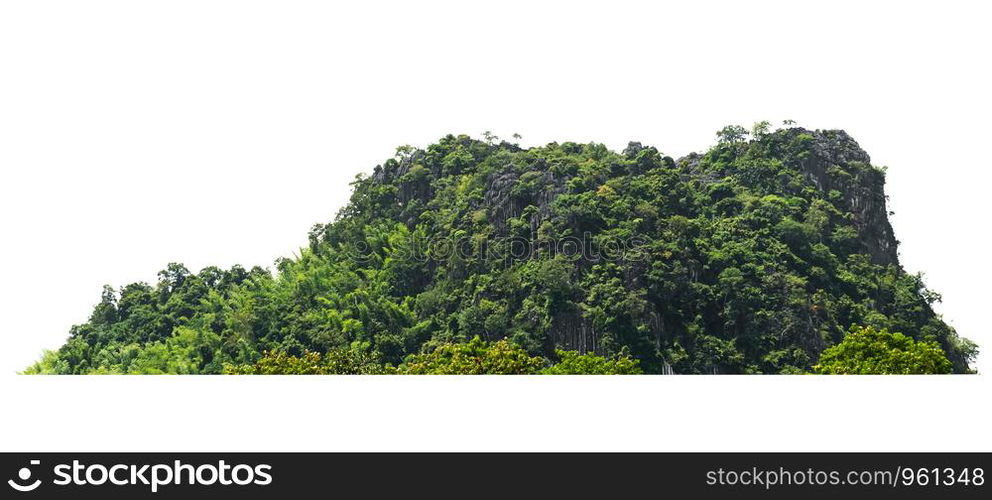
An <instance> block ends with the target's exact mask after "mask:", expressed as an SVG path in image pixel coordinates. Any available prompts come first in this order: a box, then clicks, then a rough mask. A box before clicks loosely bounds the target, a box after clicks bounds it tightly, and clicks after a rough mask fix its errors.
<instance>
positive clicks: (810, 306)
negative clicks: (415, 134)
mask: <svg viewBox="0 0 992 500" xmlns="http://www.w3.org/2000/svg"><path fill="white" fill-rule="evenodd" d="M749 135H750V136H751V137H750V139H748V136H749ZM718 139H719V142H718V144H717V145H716V146H714V147H713V148H712V149H710V150H709V151H707V152H705V153H703V154H696V153H694V154H690V155H688V156H686V157H684V158H681V159H679V160H674V159H673V158H671V157H669V156H666V155H664V154H662V153H661V152H660V151H659V150H657V149H656V148H654V147H646V146H642V145H641V144H639V143H631V144H629V145H628V147H627V148H626V149H624V150H623V151H622V152H619V153H617V152H613V151H610V150H609V149H607V148H606V147H605V146H603V145H601V144H595V143H590V144H578V143H573V142H564V143H551V144H548V145H546V146H542V147H534V148H530V149H524V148H521V147H519V146H517V145H516V144H511V143H508V142H503V141H500V140H499V139H498V138H496V137H495V136H493V135H492V134H487V136H486V137H485V140H481V141H480V140H474V139H472V138H470V137H467V136H453V135H449V136H447V137H444V138H442V139H441V140H440V141H438V142H437V143H436V144H432V145H430V146H429V147H427V148H426V149H417V148H413V147H409V146H406V147H402V148H399V149H398V151H397V154H396V156H395V157H394V158H391V159H389V160H387V161H386V162H384V163H383V164H382V165H380V166H378V167H376V169H375V171H374V173H373V174H372V175H371V176H360V177H359V178H358V179H357V180H356V181H355V182H354V184H353V188H354V190H353V194H352V197H351V201H350V203H349V204H348V205H347V206H345V207H344V208H343V209H342V210H341V211H340V212H339V214H338V216H337V217H336V218H335V220H333V221H332V222H330V223H327V224H320V225H317V226H315V227H314V228H313V230H312V231H311V232H310V235H309V244H308V245H307V246H306V248H303V249H302V250H301V251H300V253H299V256H297V257H293V258H285V259H281V260H279V261H278V262H277V263H276V265H275V269H274V270H273V271H272V272H270V271H268V270H266V269H261V268H253V269H250V270H248V269H244V268H241V267H237V266H235V267H234V268H232V269H229V270H223V269H218V268H213V267H210V268H206V269H203V270H201V271H199V272H196V273H194V272H191V271H190V270H188V269H187V268H185V267H184V266H182V265H180V264H170V265H169V266H168V267H167V268H166V269H165V270H164V271H162V272H161V273H160V274H159V279H158V282H157V283H155V284H146V283H134V284H130V285H127V286H124V287H121V288H119V289H114V288H110V287H106V288H105V289H104V291H103V294H102V298H101V301H100V303H99V304H98V305H97V306H96V307H95V308H94V310H93V314H92V315H91V317H90V318H89V320H88V321H87V322H86V323H83V324H81V325H77V326H75V327H73V328H72V330H71V332H70V337H69V339H68V341H67V342H66V343H65V345H63V346H62V347H61V348H60V349H59V350H58V351H56V352H53V353H48V354H46V355H45V356H44V357H43V359H42V360H41V361H39V362H38V363H37V364H36V365H35V366H33V367H31V368H30V369H29V370H28V372H30V373H67V374H76V373H223V372H225V371H227V372H235V373H295V372H294V371H293V370H302V371H307V370H309V371H312V372H314V373H382V372H387V371H390V370H399V371H400V372H405V373H432V372H445V373H448V372H457V373H468V372H472V373H478V372H480V370H482V371H483V372H487V373H488V372H498V373H504V372H512V373H535V372H539V371H542V370H552V371H554V370H557V372H561V373H579V372H582V373H585V372H591V373H634V372H638V371H644V372H646V373H808V372H810V371H811V370H812V368H813V366H814V365H816V364H817V362H818V360H819V358H820V356H821V353H822V352H824V350H825V349H828V348H829V347H830V346H832V345H835V344H838V343H840V342H841V341H842V340H843V339H844V337H845V335H846V334H847V332H848V329H849V328H850V327H851V326H852V325H862V326H868V327H872V328H875V329H876V330H879V331H880V330H883V329H887V330H889V331H899V332H902V333H903V334H904V335H905V336H907V337H909V338H911V339H914V340H916V341H922V342H924V343H925V345H926V346H938V348H939V349H940V350H941V351H942V352H943V353H944V355H945V356H946V358H947V359H948V360H949V362H950V363H951V367H952V369H953V371H955V372H967V371H968V370H969V361H970V360H971V359H972V358H973V356H974V354H975V351H976V349H975V346H974V344H972V343H971V342H969V341H968V340H966V339H963V338H961V337H958V336H957V334H956V333H955V332H954V330H953V329H952V328H951V327H949V326H948V325H947V324H946V323H944V322H943V321H942V320H941V318H940V317H939V316H938V315H936V314H935V313H934V311H933V309H932V304H933V303H934V302H935V301H936V300H939V296H938V295H937V294H935V293H933V292H931V291H929V290H927V288H926V287H925V286H924V284H923V281H922V279H921V277H920V276H918V275H912V274H907V273H906V272H905V271H904V270H903V269H902V267H901V266H900V265H899V263H898V260H897V254H896V246H897V242H896V241H895V239H894V236H893V235H892V230H891V226H890V225H889V223H888V219H887V214H886V208H885V194H884V191H883V185H884V172H883V170H882V169H880V168H877V167H874V166H872V165H871V164H870V161H869V159H868V155H867V154H865V153H864V151H862V150H861V149H860V148H859V147H858V145H857V143H856V142H854V140H853V139H851V138H850V137H849V136H847V134H845V133H844V132H842V131H809V130H805V129H802V128H795V127H793V128H787V129H782V130H774V131H773V130H771V127H770V125H769V124H768V123H764V122H763V123H759V124H757V125H756V126H755V127H753V128H752V129H751V131H750V132H749V131H748V130H747V129H745V128H744V127H739V126H732V127H727V128H725V129H723V130H721V131H720V133H719V134H718ZM176 237H182V235H181V234H177V235H176ZM476 337H478V339H479V340H478V341H473V340H472V339H474V338H476ZM590 353H591V354H590ZM490 356H493V357H490ZM820 366H827V365H826V364H824V363H821V365H820ZM286 367H291V368H286ZM480 367H483V368H480ZM551 367H556V368H551Z"/></svg>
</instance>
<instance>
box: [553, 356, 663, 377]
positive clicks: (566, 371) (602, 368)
mask: <svg viewBox="0 0 992 500" xmlns="http://www.w3.org/2000/svg"><path fill="white" fill-rule="evenodd" d="M557 354H558V357H559V358H560V360H559V361H558V363H557V364H555V365H552V366H550V367H548V368H545V369H543V370H541V373H542V374H544V375H639V374H641V373H644V370H641V367H640V361H639V360H636V359H634V358H632V357H630V355H629V354H628V353H626V352H623V353H621V354H618V355H616V356H613V357H610V358H607V357H604V356H597V355H595V354H592V353H589V354H579V353H578V352H576V351H562V350H558V351H557Z"/></svg>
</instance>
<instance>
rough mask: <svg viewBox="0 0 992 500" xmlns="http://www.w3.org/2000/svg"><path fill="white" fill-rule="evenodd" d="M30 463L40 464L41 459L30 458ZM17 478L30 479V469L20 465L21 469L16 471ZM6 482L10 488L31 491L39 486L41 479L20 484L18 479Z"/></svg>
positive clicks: (21, 479)
mask: <svg viewBox="0 0 992 500" xmlns="http://www.w3.org/2000/svg"><path fill="white" fill-rule="evenodd" d="M31 465H41V460H32V461H31ZM17 478H18V479H20V481H27V480H29V479H31V469H29V468H27V467H21V470H19V471H17ZM7 484H9V485H10V487H11V488H14V489H15V490H17V491H31V490H33V489H35V488H37V487H38V486H41V479H38V480H35V482H33V483H30V484H21V483H20V482H19V481H15V480H13V479H10V480H8V481H7Z"/></svg>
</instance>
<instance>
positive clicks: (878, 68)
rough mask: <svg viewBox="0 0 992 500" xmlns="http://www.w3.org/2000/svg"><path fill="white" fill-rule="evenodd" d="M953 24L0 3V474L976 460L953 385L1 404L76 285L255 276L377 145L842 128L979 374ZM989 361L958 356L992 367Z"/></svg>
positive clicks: (501, 383) (56, 331)
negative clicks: (114, 467) (93, 456)
mask: <svg viewBox="0 0 992 500" xmlns="http://www.w3.org/2000/svg"><path fill="white" fill-rule="evenodd" d="M989 14H990V12H989V10H988V8H987V7H985V6H984V5H983V3H981V2H973V3H971V2H948V1H943V2H932V3H913V2H905V1H904V2H871V3H870V4H869V3H867V2H837V1H835V2H818V3H816V4H811V3H799V2H787V1H783V2H692V3H691V4H690V3H689V2H683V3H681V5H671V6H663V5H658V4H657V2H643V3H641V2H618V1H610V2H605V1H604V2H597V3H583V2H575V1H571V2H535V1H529V2H512V1H503V2H485V3H482V2H477V3H469V2H465V1H462V2H409V1H408V2H361V3H360V5H359V2H350V3H349V4H348V5H338V6H335V5H331V4H330V2H288V1H280V2H258V1H244V0H241V1H230V2H219V1H204V0H197V1H176V0H173V1H170V2H138V1H117V2H108V1H88V2H71V1H66V2H53V1H44V0H34V1H23V2H16V1H12V2H4V3H2V4H0V217H2V218H0V223H2V233H0V234H2V238H3V239H2V245H0V263H2V265H3V266H4V269H3V271H4V272H3V274H2V276H3V281H2V284H0V308H2V309H0V313H2V322H0V345H2V348H0V384H2V386H0V387H2V394H0V396H2V398H3V404H2V410H0V449H6V450H25V451H27V450H142V449H155V450H296V449H301V450H302V449H306V450H333V449H348V450H358V449H378V450H381V449H394V450H425V449H426V450H435V449H436V450H443V449H480V450H481V449H500V450H508V449H527V450H535V449H551V450H567V449H587V450H593V449H599V450H604V449H606V450H623V449H638V450H666V449H667V450H937V449H942V450H944V449H950V450H985V451H988V450H989V449H992V436H990V433H989V430H988V424H987V422H988V418H989V403H988V398H989V394H990V388H992V387H990V379H989V378H988V377H987V376H985V375H979V376H971V377H963V376H962V377H929V378H927V377H923V378H921V377H882V378H877V377H861V378H845V377H640V378H634V379H630V378H609V379H603V378H594V377H587V378H572V377H565V378H539V379H532V378H513V377H503V378H498V377H497V378H491V377H479V378H470V379H457V378H447V377H439V378H418V377H409V378H403V379H396V378H373V379H369V378H357V377H356V378H319V377H317V378H278V377H274V378H264V377H263V378H247V379H246V378H238V377H187V378H179V377H131V378H127V377H76V378H70V377H61V378H60V377H18V376H16V375H14V372H16V371H18V370H22V369H23V368H25V367H26V366H27V365H29V364H30V363H31V362H32V361H34V360H35V359H37V358H38V357H39V356H40V354H41V351H42V350H43V349H45V348H49V349H54V348H57V347H58V346H59V345H60V344H61V343H62V342H63V340H64V339H65V336H66V334H67V332H68V328H69V326H70V325H71V324H73V323H79V322H82V321H85V319H86V318H87V315H88V314H89V312H90V310H91V308H92V306H93V304H94V303H95V302H96V301H97V300H98V299H99V293H100V287H101V286H102V285H103V284H104V283H108V284H112V285H114V286H120V285H122V284H126V283H129V282H132V281H138V280H145V281H154V279H155V274H156V272H157V271H158V270H159V269H162V268H164V267H165V265H166V264H167V263H168V262H172V261H181V262H184V263H186V264H187V266H189V267H190V268H191V269H192V270H194V271H195V270H198V269H199V268H201V267H203V266H206V265H220V266H224V267H227V266H230V265H232V264H235V263H240V264H243V265H246V266H250V265H263V266H271V264H272V262H273V260H274V259H275V258H277V257H279V256H284V255H291V254H292V253H293V252H294V251H296V250H297V249H298V248H299V247H300V246H302V245H304V244H305V242H306V232H307V230H308V229H309V228H310V226H311V225H312V224H314V223H316V222H325V221H328V220H330V219H331V218H332V217H333V215H334V213H335V212H336V210H337V209H338V208H340V207H341V206H342V205H343V204H344V203H345V202H346V200H347V197H348V193H349V187H348V185H347V183H348V182H349V181H350V180H351V179H352V178H353V177H354V176H355V174H357V173H360V172H366V173H367V172H370V171H371V169H372V167H373V166H374V165H375V164H376V163H379V162H381V161H383V160H385V159H386V158H389V157H390V156H391V155H392V153H393V150H394V148H395V147H396V146H398V145H402V144H413V145H416V146H426V145H427V144H430V143H431V142H432V141H434V140H436V139H438V138H439V137H441V136H442V135H444V134H446V133H469V134H473V135H477V136H478V135H479V134H480V133H481V132H483V131H485V130H491V131H493V132H494V133H496V134H497V135H501V136H503V137H509V136H510V135H511V134H513V133H515V132H517V133H520V134H521V135H523V140H522V143H523V145H540V144H543V143H546V142H549V141H564V140H575V141H597V142H603V143H605V144H607V145H608V146H610V147H611V148H614V149H621V148H623V146H624V145H625V144H626V142H627V141H628V140H637V141H641V142H644V143H645V144H650V145H655V146H657V147H658V148H659V149H661V150H662V151H663V152H665V153H666V154H669V155H671V156H673V157H678V156H681V155H684V154H686V153H688V152H691V151H700V150H703V149H705V148H707V147H708V146H709V145H711V144H712V143H713V134H714V131H715V130H717V129H719V128H720V127H722V126H723V125H726V124H730V123H739V124H743V125H749V124H751V123H753V122H755V121H758V120H762V119H768V120H772V121H775V122H779V121H781V120H783V119H794V120H796V121H798V122H799V124H800V125H803V126H806V127H809V128H844V129H845V130H847V131H848V132H849V133H851V134H852V135H853V136H854V137H855V138H856V139H857V140H858V141H859V142H860V143H861V145H862V146H863V147H864V148H865V149H866V150H867V151H868V152H869V154H871V155H872V158H873V162H874V163H875V164H876V165H885V166H888V167H889V177H888V186H887V193H888V194H889V196H890V197H891V205H890V208H891V209H892V210H894V211H895V212H896V215H895V216H894V217H893V224H894V226H895V231H896V236H897V238H898V239H900V240H901V241H902V246H901V249H900V256H901V259H902V262H903V264H904V266H905V267H906V268H907V270H909V271H910V272H918V271H925V275H926V281H927V283H928V284H929V285H930V287H931V288H933V289H934V290H936V291H938V292H940V293H942V294H943V297H944V303H943V305H941V306H940V311H941V312H942V313H943V314H944V315H945V319H946V320H947V321H948V322H949V323H951V324H952V325H953V326H954V327H956V328H957V329H958V331H959V332H960V333H961V334H962V335H964V336H966V337H968V338H971V339H972V340H974V341H976V342H978V343H979V345H980V347H982V348H983V350H985V351H989V349H992V348H989V347H987V346H988V345H990V343H992V335H990V334H989V330H988V323H989V322H988V319H987V311H988V310H989V304H988V301H989V300H990V294H989V292H988V288H987V285H988V283H992V272H990V270H989V267H988V266H987V265H986V264H985V263H986V262H987V261H988V252H987V248H988V247H987V242H988V235H987V228H988V222H987V220H986V215H987V213H988V205H987V204H988V199H989V189H990V186H992V184H990V182H989V181H990V179H992V174H990V171H992V168H990V167H992V166H990V165H989V163H990V161H989V158H990V157H992V155H990V153H989V152H988V151H987V149H988V147H987V145H988V142H989V123H990V122H989V117H990V116H992V113H990V111H992V109H990V100H989V96H988V89H989V88H992V81H990V80H992V79H990V73H989V64H988V50H989V47H990V46H992V43H990V42H992V35H990V32H989V30H988V29H987V24H988V21H989V19H990V15H989ZM990 360H992V354H985V355H983V356H982V357H981V358H980V361H979V364H978V368H979V369H980V370H981V371H988V370H990V369H992V361H990Z"/></svg>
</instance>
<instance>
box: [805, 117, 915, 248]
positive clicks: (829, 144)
mask: <svg viewBox="0 0 992 500" xmlns="http://www.w3.org/2000/svg"><path fill="white" fill-rule="evenodd" d="M789 133H790V134H794V135H800V134H807V135H810V136H812V137H813V141H812V144H811V147H810V154H809V155H808V156H805V157H803V158H801V159H799V162H798V163H799V164H798V167H799V168H800V169H801V171H802V172H803V175H804V176H805V177H806V179H808V180H809V181H810V182H812V183H813V184H814V185H815V186H816V187H817V188H819V189H820V190H821V191H822V192H823V193H824V194H826V195H827V197H828V198H829V197H830V195H831V192H836V193H839V196H840V200H841V203H842V207H843V208H844V209H845V210H846V211H848V212H850V213H851V214H853V215H854V224H855V226H857V228H858V235H859V236H860V239H861V244H862V246H863V247H864V249H865V251H866V252H867V253H868V254H869V255H871V258H872V262H874V263H876V264H883V265H888V264H897V265H898V263H899V260H898V255H897V247H898V244H899V242H898V241H897V240H896V238H895V235H894V234H893V231H892V225H891V224H890V223H889V217H888V210H887V208H886V199H887V196H886V195H885V173H884V171H882V170H881V169H879V168H876V167H872V166H871V157H869V156H868V153H866V152H865V151H864V150H863V149H861V146H859V145H858V143H857V141H855V140H854V139H853V138H852V137H851V136H850V135H848V134H847V132H844V131H843V130H828V131H819V130H818V131H814V132H810V131H806V130H804V129H799V128H796V129H792V130H790V131H789Z"/></svg>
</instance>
